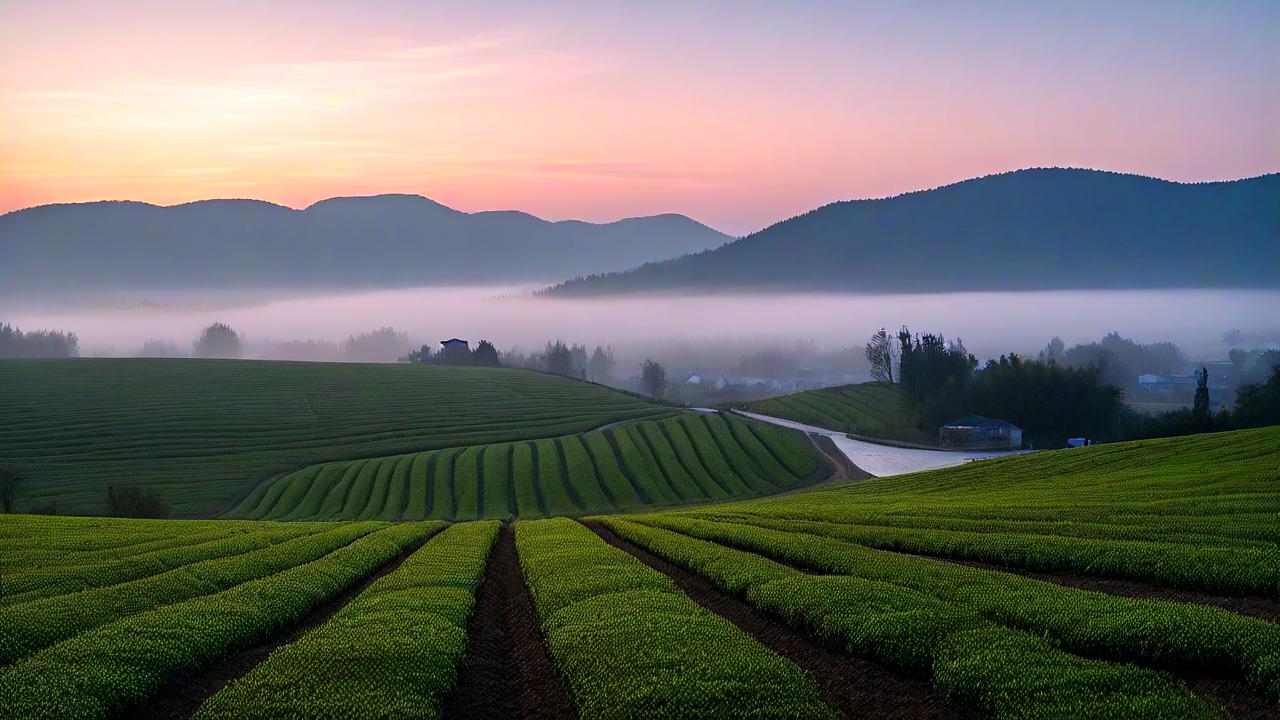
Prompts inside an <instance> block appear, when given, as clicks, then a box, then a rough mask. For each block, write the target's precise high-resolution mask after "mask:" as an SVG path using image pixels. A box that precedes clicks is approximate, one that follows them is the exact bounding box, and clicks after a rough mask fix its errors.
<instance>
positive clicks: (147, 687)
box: [0, 523, 439, 719]
mask: <svg viewBox="0 0 1280 720" xmlns="http://www.w3.org/2000/svg"><path fill="white" fill-rule="evenodd" d="M437 529H439V524H438V523H416V524H406V525H396V526H392V527H389V528H386V529H384V530H379V531H377V532H374V533H371V534H368V535H365V536H364V537H361V538H360V539H358V540H356V541H355V542H353V543H351V544H350V545H345V546H344V547H341V548H339V549H337V550H334V551H333V552H331V553H329V554H328V555H325V556H323V557H321V558H319V559H318V560H314V561H312V562H308V563H306V564H304V565H299V566H297V567H294V568H292V569H289V570H285V571H283V572H279V573H276V574H274V575H269V576H267V577H263V578H260V579H258V580H253V581H250V582H246V583H243V584H241V585H237V586H235V587H233V588H231V589H229V590H224V591H222V592H219V593H215V594H213V595H206V596H203V597H198V598H195V599H192V600H187V601H185V602H179V603H175V604H172V605H166V606H164V607H160V608H157V609H155V610H151V611H149V612H144V613H142V614H139V615H134V616H132V617H128V618H125V619H123V620H119V621H117V622H113V623H111V624H108V625H104V626H102V627H99V628H97V629H95V630H92V631H90V632H86V633H83V634H80V635H77V636H76V637H73V638H71V639H70V640H67V641H65V642H62V643H59V644H57V645H55V646H53V647H50V648H48V649H46V650H44V651H42V652H39V653H36V654H35V655H32V656H30V657H28V658H26V659H24V660H21V661H19V662H17V663H14V664H13V665H10V666H9V667H7V668H5V669H4V670H3V671H0V718H15V719H17V718H50V719H53V718H59V719H61V718H106V717H113V716H119V715H125V714H128V713H129V711H130V710H132V709H133V708H136V707H137V706H139V705H141V704H143V703H145V702H146V701H147V700H148V699H150V698H151V697H152V696H153V695H154V694H155V693H156V692H158V691H160V689H161V688H163V687H164V686H165V684H167V683H168V682H169V681H170V680H171V679H173V678H175V677H178V676H180V675H182V674H183V673H191V672H197V671H199V670H201V669H203V668H206V667H208V666H209V665H211V664H213V663H215V662H217V661H218V660H219V659H221V658H223V657H225V656H226V655H227V654H228V653H231V652H235V651H237V650H240V649H242V648H246V647H250V646H252V645H253V644H255V643H257V642H260V641H262V640H263V639H265V638H268V637H271V636H272V635H274V634H276V633H278V632H281V631H282V630H284V629H285V628H288V627H290V626H292V625H294V624H296V623H297V622H298V621H300V620H301V619H302V618H304V617H305V616H306V615H307V613H309V612H311V610H312V609H313V608H315V607H318V606H319V605H321V604H323V603H325V602H327V601H329V600H331V599H333V598H335V597H338V596H339V595H341V594H342V592H343V591H344V590H346V589H347V588H349V587H351V586H352V585H354V584H355V583H357V582H359V581H360V579H361V578H363V577H365V576H367V575H368V574H370V573H372V572H374V571H376V570H377V569H378V568H379V567H382V566H383V565H386V564H387V563H388V562H390V561H391V560H393V559H394V558H395V557H396V556H397V555H399V554H400V553H402V552H404V551H405V550H407V549H409V548H412V547H414V546H416V545H417V544H419V543H421V542H422V541H423V540H424V539H425V538H426V537H427V536H429V535H430V534H431V533H432V532H434V531H435V530H437Z"/></svg>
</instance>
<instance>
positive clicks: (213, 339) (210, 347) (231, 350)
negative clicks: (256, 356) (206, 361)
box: [191, 322, 240, 358]
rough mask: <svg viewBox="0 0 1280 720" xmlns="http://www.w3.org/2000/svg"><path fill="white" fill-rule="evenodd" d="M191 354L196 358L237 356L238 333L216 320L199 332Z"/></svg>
mask: <svg viewBox="0 0 1280 720" xmlns="http://www.w3.org/2000/svg"><path fill="white" fill-rule="evenodd" d="M191 354H192V355H194V356H195V357H198V358H238V357H240V335H239V334H237V333H236V331H235V330H232V329H231V326H230V325H227V324H226V323H220V322H216V323H214V324H212V325H210V326H209V327H207V328H205V329H204V332H202V333H200V337H199V338H197V339H196V342H195V346H194V347H193V348H192V352H191Z"/></svg>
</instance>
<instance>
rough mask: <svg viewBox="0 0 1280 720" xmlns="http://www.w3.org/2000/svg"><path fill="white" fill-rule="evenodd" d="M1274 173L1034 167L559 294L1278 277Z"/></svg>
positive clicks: (1034, 286) (848, 207)
mask: <svg viewBox="0 0 1280 720" xmlns="http://www.w3.org/2000/svg"><path fill="white" fill-rule="evenodd" d="M1277 199H1280V174H1275V173H1273V174H1270V175H1264V176H1261V177H1256V178H1250V179H1246V180H1234V181H1230V182H1211V183H1196V184H1184V183H1175V182H1168V181H1165V180H1159V179H1155V178H1148V177H1141V176H1137V175H1124V174H1120V173H1113V172H1102V171H1097V170H1074V169H1034V170H1019V171H1016V172H1010V173H1004V174H1001V175H991V176H987V177H982V178H975V179H972V180H966V181H964V182H959V183H956V184H954V185H947V186H945V187H940V188H936V189H933V190H925V191H921V192H913V193H907V194H905V195H899V196H896V197H890V198H882V199H876V200H851V201H846V202H838V203H833V204H831V205H827V206H824V207H821V208H818V209H816V210H813V211H811V212H808V213H805V214H803V215H800V216H798V217H794V218H791V219H790V220H786V221H784V222H780V223H777V224H776V225H773V226H771V227H768V228H766V229H764V230H761V231H760V232H757V233H754V234H752V235H748V236H747V237H744V238H742V239H740V240H737V241H735V242H733V243H730V244H728V245H725V246H723V247H719V248H716V249H714V250H708V251H705V252H701V253H698V254H692V255H688V256H685V257H681V258H677V259H674V260H669V261H665V262H656V263H650V264H647V265H644V266H642V267H639V268H637V269H635V270H631V271H628V272H622V273H613V274H608V275H598V276H592V277H585V278H578V279H575V280H571V281H569V282H566V283H564V284H562V285H558V286H556V287H554V288H550V289H549V290H547V293H548V294H551V295H556V296H592V295H607V294H616V293H632V292H661V291H668V292H694V293H697V292H725V291H731V290H750V291H767V290H777V291H829V292H835V291H849V292H891V293H909V292H946V291H965V290H973V291H977V290H1043V289H1097V288H1109V289H1116V288H1210V287H1212V288H1243V287H1267V288H1273V287H1280V274H1277V273H1276V272H1275V268H1277V267H1280V243H1277V242H1276V238H1277V237H1280V215H1278V214H1277V213H1276V203H1277Z"/></svg>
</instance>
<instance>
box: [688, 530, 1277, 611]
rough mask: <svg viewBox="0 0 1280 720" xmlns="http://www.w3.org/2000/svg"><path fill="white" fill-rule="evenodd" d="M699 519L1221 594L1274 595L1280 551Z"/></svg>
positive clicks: (934, 554)
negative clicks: (746, 524) (743, 523)
mask: <svg viewBox="0 0 1280 720" xmlns="http://www.w3.org/2000/svg"><path fill="white" fill-rule="evenodd" d="M703 517H706V518H707V519H711V520H725V521H731V522H732V521H736V522H745V523H748V524H751V525H757V526H759V527H766V528H771V529H774V530H785V531H791V532H802V533H809V534H811V535H820V536H822V537H829V538H834V539H837V540H846V541H849V542H854V543H858V544H859V545H865V546H867V547H872V548H879V549H882V550H894V551H899V552H908V553H915V554H922V555H933V556H939V557H946V558H955V559H959V560H978V561H982V562H988V563H995V564H998V565H1003V566H1006V567H1011V568H1024V569H1028V570H1040V571H1069V572H1076V573H1081V574H1084V575H1097V576H1102V577H1110V578H1122V579H1130V580H1141V581H1146V582H1152V583H1158V584H1160V585H1166V586H1169V587H1179V588H1189V589H1193V590H1205V591H1208V592H1214V593H1222V594H1227V595H1277V596H1280V592H1278V590H1280V552H1278V551H1277V549H1276V548H1275V547H1270V548H1266V549H1258V548H1241V547H1209V546H1200V547H1193V546H1187V545H1177V544H1171V543H1154V542H1140V541H1130V540H1099V539H1092V538H1072V537H1052V536H1046V535H1024V534H1016V533H980V532H962V531H955V530H927V529H920V528H909V529H902V528H892V527H876V526H868V525H859V524H846V523H830V522H813V521H809V520H777V519H772V518H759V517H754V516H751V515H739V516H728V517H718V516H715V515H703Z"/></svg>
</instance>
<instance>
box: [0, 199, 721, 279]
mask: <svg viewBox="0 0 1280 720" xmlns="http://www.w3.org/2000/svg"><path fill="white" fill-rule="evenodd" d="M730 239H731V238H730V237H729V236H727V235H724V234H723V233H720V232H718V231H716V230H714V229H712V228H709V227H707V226H705V225H702V224H700V223H697V222H695V221H693V220H691V219H689V218H687V217H684V216H683V215H670V214H669V215H655V216H651V217H641V218H629V219H625V220H619V221H617V222H611V223H601V224H597V223H588V222H582V221H577V220H563V221H559V222H551V221H547V220H543V219H541V218H538V217H535V216H533V215H529V214H527V213H523V212H518V211H487V212H476V213H467V212H462V211H460V210H455V209H453V208H450V207H447V206H445V205H442V204H440V203H438V202H435V201H433V200H429V199H427V198H425V197H422V196H419V195H374V196H368V197H340V198H330V199H328V200H321V201H320V202H317V203H315V204H313V205H311V206H309V207H307V208H304V209H302V210H294V209H292V208H288V207H284V206H282V205H276V204H273V203H269V202H265V201H261V200H200V201H196V202H190V203H184V204H181V205H171V206H158V205H151V204H148V203H141V202H134V201H101V202H92V203H73V204H56V205H42V206H39V207H34V208H28V209H26V210H18V211H15V212H11V213H7V214H5V215H3V216H0V300H3V299H6V298H8V299H18V298H40V297H50V296H64V295H65V294H68V293H71V294H88V293H94V292H102V291H111V292H114V291H123V290H130V289H146V290H165V289H228V288H230V289H240V288H268V287H270V288H307V287H315V288H375V287H407V286H417V285H445V284H482V283H545V282H549V281H553V280H556V279H558V278H563V277H567V276H570V275H573V274H587V273H594V272H603V271H606V270H616V269H618V268H624V267H631V266H635V265H637V264H640V263H643V262H647V261H651V260H659V259H663V258H670V257H675V256H679V255H683V254H686V253H689V252H695V251H699V250H705V249H708V248H711V247H715V246H717V245H721V244H723V243H725V242H727V241H729V240H730Z"/></svg>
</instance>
